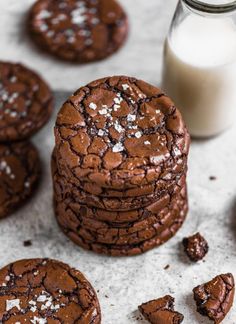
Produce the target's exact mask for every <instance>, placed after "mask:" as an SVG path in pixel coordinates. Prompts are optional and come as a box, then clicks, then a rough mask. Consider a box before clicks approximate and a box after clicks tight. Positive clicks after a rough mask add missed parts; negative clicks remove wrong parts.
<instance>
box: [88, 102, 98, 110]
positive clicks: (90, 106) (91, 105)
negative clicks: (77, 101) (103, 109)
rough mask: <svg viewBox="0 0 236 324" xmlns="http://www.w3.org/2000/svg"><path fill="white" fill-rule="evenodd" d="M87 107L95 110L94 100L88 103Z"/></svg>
mask: <svg viewBox="0 0 236 324" xmlns="http://www.w3.org/2000/svg"><path fill="white" fill-rule="evenodd" d="M89 108H90V109H93V110H96V109H97V105H96V104H95V103H94V102H91V103H90V104H89Z"/></svg>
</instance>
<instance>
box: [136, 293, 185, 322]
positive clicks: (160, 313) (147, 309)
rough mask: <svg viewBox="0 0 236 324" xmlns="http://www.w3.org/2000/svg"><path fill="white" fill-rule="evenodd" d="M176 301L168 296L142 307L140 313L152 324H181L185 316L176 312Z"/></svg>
mask: <svg viewBox="0 0 236 324" xmlns="http://www.w3.org/2000/svg"><path fill="white" fill-rule="evenodd" d="M174 301H175V300H174V298H173V297H171V296H169V295H167V296H165V297H162V298H159V299H154V300H151V301H149V302H147V303H144V304H142V305H140V306H139V311H140V312H141V313H142V315H143V316H144V317H145V319H146V320H148V321H149V322H150V323H152V324H179V323H182V321H183V319H184V316H183V315H182V314H180V313H178V312H176V311H175V310H174Z"/></svg>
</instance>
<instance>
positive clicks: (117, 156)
mask: <svg viewBox="0 0 236 324" xmlns="http://www.w3.org/2000/svg"><path fill="white" fill-rule="evenodd" d="M55 134H56V147H57V149H58V152H59V153H58V159H61V161H62V163H65V164H67V165H68V166H69V167H70V168H72V169H73V168H76V169H77V171H78V170H79V169H80V170H81V169H82V170H84V174H85V173H86V172H85V170H87V171H88V172H87V173H86V175H87V174H88V173H89V172H98V171H99V172H101V173H106V174H107V173H110V174H111V173H114V172H116V175H117V176H119V175H120V173H119V172H120V171H127V172H131V171H132V170H135V169H142V170H147V169H150V168H156V167H158V166H160V165H162V164H163V163H164V162H166V161H167V160H171V161H173V164H177V163H178V161H180V162H181V159H182V158H183V156H184V155H185V156H186V155H187V153H188V144H189V138H188V136H187V131H186V128H185V125H184V123H183V120H182V117H181V115H180V113H179V111H178V110H177V108H176V107H175V106H174V104H173V102H172V101H171V100H170V99H169V98H168V97H167V96H166V95H165V94H164V93H162V91H161V90H160V89H158V88H155V87H153V86H151V85H149V84H147V83H145V82H143V81H140V80H137V79H135V78H128V77H111V78H105V79H101V80H98V81H95V82H92V83H90V84H89V85H87V86H85V87H83V88H80V89H79V90H78V91H77V92H76V93H75V94H74V95H73V96H71V97H70V98H69V99H68V100H67V102H66V103H65V104H64V105H63V107H62V109H61V110H60V112H59V114H58V117H57V121H56V127H55ZM122 176H124V174H122ZM80 177H81V179H82V175H81V174H80Z"/></svg>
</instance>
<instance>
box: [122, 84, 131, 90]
mask: <svg viewBox="0 0 236 324" xmlns="http://www.w3.org/2000/svg"><path fill="white" fill-rule="evenodd" d="M122 88H123V90H124V91H126V90H128V89H129V88H130V86H129V85H128V84H122Z"/></svg>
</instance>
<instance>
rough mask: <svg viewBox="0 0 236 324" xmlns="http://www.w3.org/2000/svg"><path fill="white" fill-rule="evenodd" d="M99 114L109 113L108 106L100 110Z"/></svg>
mask: <svg viewBox="0 0 236 324" xmlns="http://www.w3.org/2000/svg"><path fill="white" fill-rule="evenodd" d="M99 114H100V115H106V114H107V108H103V109H101V110H99Z"/></svg>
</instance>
